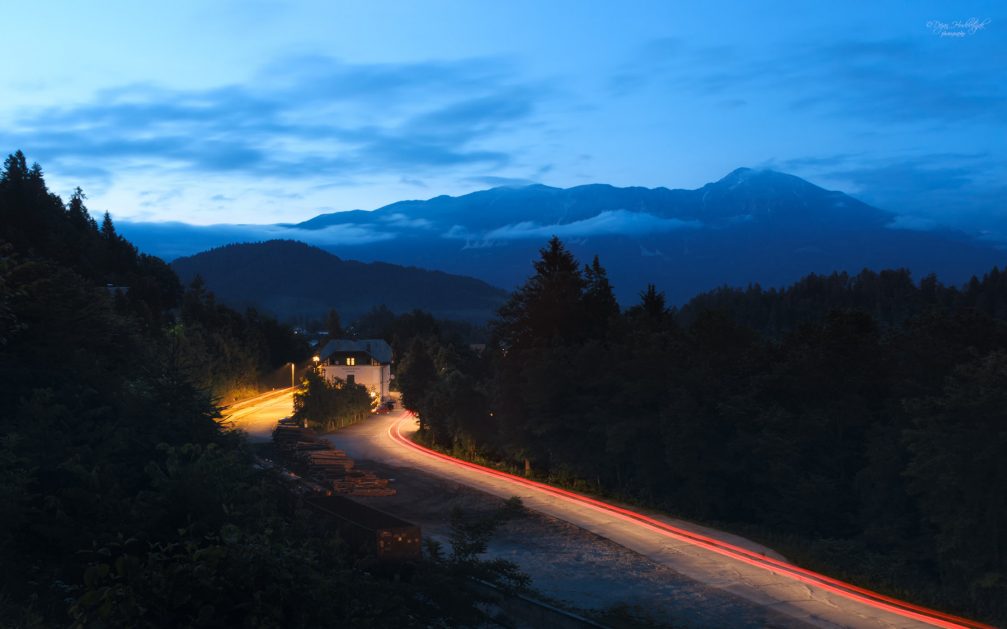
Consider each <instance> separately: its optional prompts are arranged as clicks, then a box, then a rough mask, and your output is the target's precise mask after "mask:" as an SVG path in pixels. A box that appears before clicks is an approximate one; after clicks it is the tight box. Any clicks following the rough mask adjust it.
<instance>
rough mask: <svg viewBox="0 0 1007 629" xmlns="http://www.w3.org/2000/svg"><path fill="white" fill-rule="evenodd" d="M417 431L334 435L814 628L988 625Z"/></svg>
mask: <svg viewBox="0 0 1007 629" xmlns="http://www.w3.org/2000/svg"><path fill="white" fill-rule="evenodd" d="M415 430H416V421H415V419H413V418H412V417H411V416H410V415H408V414H407V413H405V412H402V411H398V412H395V413H391V414H389V415H379V416H375V417H374V418H373V419H369V420H367V421H366V422H365V423H364V424H363V425H358V426H355V427H354V428H353V429H352V430H349V431H346V432H342V433H340V432H337V433H335V434H333V435H331V436H330V439H331V440H332V441H333V442H335V443H336V444H337V447H339V448H340V449H343V450H346V451H347V453H348V454H349V455H350V456H352V457H354V458H359V459H370V460H374V461H381V462H384V463H388V464H391V465H396V466H400V467H412V468H416V469H420V470H423V471H425V472H428V473H430V474H434V475H436V476H440V477H442V478H445V479H448V480H451V481H454V482H457V483H460V484H463V485H467V486H470V487H473V488H476V489H479V490H481V491H484V492H487V493H490V494H494V495H497V496H500V497H503V498H507V497H510V496H520V497H521V499H522V500H523V501H524V504H525V506H527V507H528V508H530V509H534V510H536V511H539V512H542V513H545V514H547V515H551V516H553V517H556V518H559V519H561V520H565V521H567V522H570V523H572V524H575V525H577V526H579V527H581V528H584V529H586V530H588V531H591V532H593V533H595V534H597V535H599V536H601V537H604V538H607V539H609V540H612V541H614V542H616V543H618V544H620V545H622V546H624V547H626V548H629V549H630V550H633V551H635V552H637V553H640V554H641V555H644V556H646V557H648V558H649V559H651V560H653V561H655V562H658V563H660V564H663V565H666V566H668V567H670V568H672V569H674V570H675V571H677V572H679V573H680V574H683V575H686V576H688V577H691V578H693V579H695V580H696V581H699V582H702V583H704V584H706V585H709V586H714V587H718V588H721V589H723V590H725V591H727V592H730V593H732V594H734V595H736V596H739V597H741V598H743V599H746V600H748V601H749V602H751V603H755V604H757V605H764V606H767V607H770V608H771V609H773V610H775V611H777V612H779V613H783V614H786V615H788V616H791V617H793V618H795V619H797V620H800V621H803V622H806V623H808V624H810V625H813V626H819V627H837V626H838V627H858V628H859V627H927V626H938V627H985V625H982V624H980V623H976V622H972V621H968V620H964V619H957V618H954V617H953V616H947V615H942V614H940V612H930V611H929V610H925V609H923V608H918V607H915V606H912V605H909V604H908V603H902V602H900V601H896V600H894V599H885V598H884V597H882V596H881V595H876V594H873V593H869V592H868V591H866V590H859V588H856V587H855V586H850V585H847V584H841V583H840V582H836V581H831V580H829V579H828V577H823V576H822V575H817V574H815V573H812V572H809V571H805V570H802V569H800V568H797V567H796V566H792V565H791V564H787V563H786V562H783V561H779V560H778V559H774V555H773V554H772V553H767V554H768V555H769V556H768V557H765V556H763V555H762V554H761V552H759V550H758V549H757V547H756V546H755V545H754V544H751V543H748V542H745V541H744V540H740V539H739V538H737V537H734V536H731V535H727V534H724V533H719V532H716V531H711V530H709V529H704V528H702V527H698V526H696V525H692V524H689V523H684V522H681V521H677V520H673V519H671V518H667V517H664V516H660V515H655V514H652V513H647V512H642V511H629V510H623V509H621V508H620V507H615V506H612V505H608V504H605V503H601V502H598V501H592V500H591V499H587V498H583V497H576V495H562V494H566V493H567V492H562V490H556V489H554V488H549V487H548V486H544V485H538V484H537V483H532V482H530V481H527V480H525V479H521V478H515V477H510V476H509V475H504V474H501V473H497V472H493V471H486V470H485V469H484V468H478V466H467V464H464V463H462V462H458V461H457V460H453V459H450V457H443V456H438V455H436V454H431V453H430V452H427V451H424V450H423V449H422V448H419V447H417V446H415V444H412V443H411V441H410V440H409V437H410V436H411V434H412V433H413V432H415ZM543 560H548V558H545V557H543ZM774 562H775V563H774ZM865 599H866V600H865Z"/></svg>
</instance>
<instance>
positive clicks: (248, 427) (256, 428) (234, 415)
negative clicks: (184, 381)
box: [221, 389, 294, 443]
mask: <svg viewBox="0 0 1007 629" xmlns="http://www.w3.org/2000/svg"><path fill="white" fill-rule="evenodd" d="M293 410H294V390H293V389H279V390H277V391H270V392H269V393H263V394H262V395H258V396H256V397H254V398H251V399H248V400H242V401H241V402H237V403H235V404H232V405H230V406H228V407H225V408H224V409H223V412H222V416H223V417H222V419H221V423H222V424H223V425H224V426H226V427H228V428H230V429H232V430H240V431H242V432H244V433H245V435H246V436H247V437H248V440H249V441H251V442H252V443H257V442H264V441H269V440H270V439H272V436H273V429H274V428H276V422H277V421H279V420H280V419H283V418H284V417H289V416H290V414H291V413H292V412H293Z"/></svg>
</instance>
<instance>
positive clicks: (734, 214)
mask: <svg viewBox="0 0 1007 629" xmlns="http://www.w3.org/2000/svg"><path fill="white" fill-rule="evenodd" d="M907 227H908V226H907V225H905V224H903V222H902V221H900V219H899V217H898V216H897V215H895V214H894V213H892V212H888V211H885V210H882V209H879V208H875V207H872V206H870V205H867V204H865V203H863V202H861V201H859V200H857V199H855V198H853V197H851V196H849V195H847V194H844V193H842V192H837V191H830V190H825V189H823V188H821V187H819V186H816V185H814V184H812V183H810V182H808V181H805V180H803V179H800V178H798V177H795V176H792V175H788V174H785V173H780V172H776V171H772V170H753V169H748V168H739V169H737V170H735V171H733V172H731V173H729V174H728V175H727V176H725V177H724V178H722V179H720V180H719V181H716V182H712V183H709V184H706V185H704V186H702V187H701V188H698V189H695V190H670V189H667V188H641V187H629V188H619V187H614V186H609V185H604V184H594V185H585V186H577V187H574V188H568V189H562V188H553V187H549V186H544V185H530V186H522V187H500V188H493V189H490V190H483V191H479V192H474V193H471V194H466V195H462V196H457V197H451V196H438V197H434V198H432V199H428V200H425V201H400V202H397V203H393V204H391V205H387V206H384V207H382V208H379V209H376V210H373V211H362V210H354V211H347V212H335V213H330V214H322V215H319V216H316V217H314V218H312V219H310V220H307V221H304V222H302V223H297V224H277V225H268V226H253V225H244V226H242V225H218V226H210V227H193V226H188V225H181V224H177V223H176V224H157V223H123V222H120V229H121V231H123V232H124V233H125V234H126V235H127V236H128V237H129V238H131V239H132V240H133V241H134V242H137V243H138V245H139V246H140V247H141V249H143V250H145V251H148V252H150V253H154V254H156V255H162V256H166V257H169V258H170V257H173V253H174V255H178V254H179V253H180V250H179V246H182V247H183V248H184V247H186V246H188V247H194V246H202V247H203V248H205V247H206V246H207V245H210V244H223V243H225V242H234V241H240V240H246V241H247V240H263V239H267V238H276V237H283V238H292V239H297V240H302V241H305V242H309V243H313V244H315V245H318V246H320V247H322V248H324V249H326V250H328V251H331V252H333V253H337V254H338V255H339V256H341V257H345V258H353V259H357V260H362V261H379V260H380V261H383V262H388V263H395V264H403V265H410V266H418V267H422V268H428V269H437V270H440V271H445V272H448V273H456V274H464V275H469V276H473V277H476V278H479V279H481V280H483V281H485V282H488V283H490V284H493V285H495V286H498V287H502V288H505V289H508V290H509V289H512V288H514V287H515V286H517V285H520V283H521V282H523V281H524V279H525V278H527V277H528V276H529V275H530V274H531V272H532V267H531V262H532V261H533V260H534V259H535V258H536V256H537V250H538V249H539V248H540V247H542V246H543V245H544V244H545V242H546V241H547V240H548V239H549V237H550V236H552V235H553V234H555V235H557V236H559V237H560V238H561V239H563V241H564V243H565V244H566V245H567V246H568V248H569V249H570V250H571V251H573V253H574V254H575V255H577V257H578V258H579V259H580V260H581V261H582V262H589V261H590V260H591V258H592V257H593V256H594V255H598V256H599V257H600V260H601V263H602V265H603V266H604V267H605V268H606V269H607V270H608V272H609V275H610V278H611V281H612V284H613V286H614V288H615V291H616V295H617V297H618V298H619V299H620V301H621V302H623V304H624V305H628V304H631V303H633V302H635V301H636V299H637V295H638V294H639V293H640V291H642V290H643V289H644V288H645V287H646V285H647V283H654V284H656V285H657V287H658V288H659V289H661V290H663V291H664V292H665V293H666V295H667V297H668V299H669V302H671V303H682V302H684V301H685V300H687V299H689V298H690V297H692V296H693V295H695V294H697V293H699V292H702V291H705V290H709V289H711V288H714V287H717V286H721V285H725V284H726V285H735V286H745V285H748V284H751V283H759V284H761V285H763V286H780V285H784V284H787V283H790V282H792V281H795V280H796V279H798V278H800V277H802V276H804V275H806V274H808V273H811V272H819V273H828V272H832V271H843V270H845V271H852V272H856V271H860V270H861V269H863V268H873V269H879V268H897V267H902V268H908V269H910V270H911V271H913V273H914V274H915V275H916V276H917V277H919V276H921V275H924V274H928V273H931V272H933V273H937V274H938V275H939V276H940V278H941V279H942V280H943V281H945V282H950V283H958V282H962V281H965V280H967V279H968V278H969V277H970V276H971V275H972V274H974V273H980V272H983V271H985V270H988V269H989V268H990V267H992V266H994V265H1002V264H1003V262H1004V260H1005V259H1007V253H1005V251H1004V250H1003V248H1002V246H1001V245H999V244H997V243H992V242H986V241H981V240H978V239H976V238H973V237H971V236H969V235H967V234H964V233H961V232H955V231H952V230H948V229H942V228H939V227H932V228H929V229H927V230H920V229H909V228H907ZM189 252H191V251H189Z"/></svg>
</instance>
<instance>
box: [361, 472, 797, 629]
mask: <svg viewBox="0 0 1007 629" xmlns="http://www.w3.org/2000/svg"><path fill="white" fill-rule="evenodd" d="M357 464H358V467H361V468H363V469H370V470H373V471H375V472H377V473H378V474H379V475H380V476H382V477H385V478H390V479H393V482H392V486H393V487H395V488H396V489H397V490H398V494H397V495H396V496H393V497H384V498H354V500H358V501H360V502H363V503H366V504H369V505H372V506H374V507H375V508H378V509H381V510H383V511H387V512H388V513H391V514H393V515H396V516H398V517H400V518H403V519H405V520H408V521H410V522H413V523H415V524H418V525H420V527H421V528H422V530H423V535H424V537H430V538H434V539H438V540H441V541H442V542H445V543H446V538H447V533H448V530H449V524H448V521H449V516H450V513H451V510H452V509H453V508H455V507H460V508H461V509H463V510H464V511H465V512H466V513H469V514H479V513H489V512H491V511H492V510H494V509H496V508H497V507H499V506H500V505H501V504H502V501H501V500H500V499H499V498H496V497H494V496H490V495H488V494H484V493H482V492H479V491H476V490H474V489H471V488H468V487H465V486H463V485H459V484H457V483H452V482H450V481H445V480H442V479H439V478H437V477H435V476H431V475H428V474H424V473H422V472H419V471H417V470H414V469H407V468H396V467H391V466H388V465H384V464H381V463H376V462H372V461H358V462H357ZM487 556H488V557H490V558H502V559H508V560H510V561H512V562H514V563H515V564H517V565H518V566H520V568H521V569H522V570H523V571H524V572H525V573H526V574H528V575H529V576H530V577H531V579H532V587H533V588H534V589H535V590H537V591H538V592H539V593H541V594H542V595H543V596H544V597H545V598H547V599H549V600H551V601H553V602H556V603H558V604H560V605H562V606H565V607H568V608H574V609H577V610H583V611H586V612H589V613H590V612H594V613H601V612H604V611H606V610H613V609H619V610H621V612H622V614H620V615H624V614H625V613H627V612H628V613H629V614H630V615H632V616H637V617H639V618H643V619H649V621H650V622H652V623H654V624H656V625H658V626H674V627H697V628H698V627H702V628H713V627H780V628H783V627H786V628H791V627H805V626H806V625H804V624H802V623H799V622H797V621H795V620H794V619H792V618H789V617H787V616H784V615H782V614H778V613H776V612H774V611H773V610H772V609H770V608H767V607H764V606H758V605H755V604H753V603H750V602H748V601H746V600H744V599H740V598H738V597H736V596H733V595H731V594H729V593H727V592H725V591H723V590H720V589H718V588H715V587H711V586H708V585H705V584H702V583H698V582H696V581H694V580H692V579H690V578H688V577H686V576H684V575H682V574H680V573H678V572H676V571H674V570H672V569H670V568H667V567H665V566H661V565H659V564H657V563H655V562H653V561H651V560H649V559H647V558H646V557H643V556H642V555H639V554H637V553H635V552H632V551H630V550H628V549H626V548H624V547H622V546H619V545H618V544H615V543H613V542H611V541H609V540H607V539H604V538H602V537H599V536H597V535H595V534H594V533H590V532H588V531H585V530H583V529H581V528H579V527H576V526H574V525H572V524H569V523H567V522H564V521H562V520H558V519H556V518H553V517H550V516H546V515H543V514H540V513H536V512H531V511H529V512H527V514H526V515H524V516H523V517H520V518H518V519H516V520H512V521H510V522H508V523H506V524H505V525H503V526H502V527H501V528H500V529H499V530H498V531H497V533H496V534H495V535H494V538H493V540H492V542H491V544H490V548H489V552H488V553H487ZM609 621H610V622H613V624H622V623H620V622H618V621H611V617H610V619H609Z"/></svg>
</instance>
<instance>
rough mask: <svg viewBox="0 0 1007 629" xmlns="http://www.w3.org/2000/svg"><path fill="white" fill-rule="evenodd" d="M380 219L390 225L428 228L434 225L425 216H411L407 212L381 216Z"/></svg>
mask: <svg viewBox="0 0 1007 629" xmlns="http://www.w3.org/2000/svg"><path fill="white" fill-rule="evenodd" d="M380 220H381V222H383V223H388V224H389V225H393V226H395V227H408V228H411V229H417V228H428V227H432V226H433V223H431V222H430V221H428V220H427V219H425V218H409V217H408V216H406V215H405V214H401V213H399V212H396V213H394V214H388V215H386V216H381V218H380Z"/></svg>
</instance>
